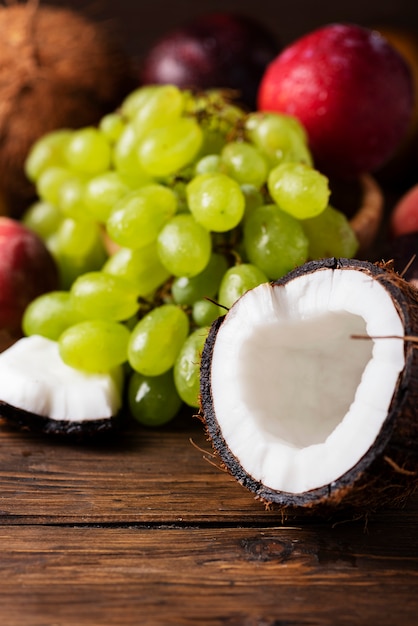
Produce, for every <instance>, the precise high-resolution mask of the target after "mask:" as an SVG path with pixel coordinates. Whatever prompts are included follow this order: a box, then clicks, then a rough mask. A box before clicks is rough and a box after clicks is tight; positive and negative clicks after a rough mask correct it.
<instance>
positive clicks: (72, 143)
mask: <svg viewBox="0 0 418 626" xmlns="http://www.w3.org/2000/svg"><path fill="white" fill-rule="evenodd" d="M65 158H66V161H67V163H68V165H69V167H70V168H71V169H73V170H74V171H76V172H81V173H84V174H89V175H92V176H94V175H95V174H100V172H104V171H106V170H107V169H109V167H110V159H111V150H110V145H109V142H108V140H107V138H106V137H105V136H104V134H103V133H102V132H100V130H98V129H97V128H94V127H92V126H86V127H85V128H80V129H79V130H75V131H74V132H73V134H72V136H71V138H70V140H69V141H68V144H67V146H66V149H65Z"/></svg>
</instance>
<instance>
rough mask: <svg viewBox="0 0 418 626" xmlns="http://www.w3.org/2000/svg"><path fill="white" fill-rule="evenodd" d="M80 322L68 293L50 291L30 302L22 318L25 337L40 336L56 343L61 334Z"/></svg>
mask: <svg viewBox="0 0 418 626" xmlns="http://www.w3.org/2000/svg"><path fill="white" fill-rule="evenodd" d="M79 321H80V315H79V314H78V313H77V312H76V311H75V310H74V308H73V306H72V302H71V297H70V293H69V292H68V291H50V292H49V293H45V294H42V295H40V296H38V297H37V298H35V299H34V300H32V302H30V303H29V304H28V306H27V307H26V309H25V311H24V314H23V318H22V329H23V332H24V334H25V335H27V336H29V335H42V336H43V337H47V338H48V339H52V340H53V341H58V339H59V337H60V336H61V334H62V333H63V332H64V330H66V329H67V328H69V327H70V326H73V325H74V324H76V323H77V322H79Z"/></svg>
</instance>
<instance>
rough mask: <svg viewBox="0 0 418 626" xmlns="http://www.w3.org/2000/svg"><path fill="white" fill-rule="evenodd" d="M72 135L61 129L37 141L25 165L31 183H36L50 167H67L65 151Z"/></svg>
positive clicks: (68, 131)
mask: <svg viewBox="0 0 418 626" xmlns="http://www.w3.org/2000/svg"><path fill="white" fill-rule="evenodd" d="M71 135H72V131H71V130H66V129H60V130H55V131H52V132H50V133H47V134H46V135H43V137H40V138H39V139H38V140H37V141H35V143H34V144H33V145H32V147H31V149H30V150H29V153H28V156H27V157H26V160H25V163H24V172H25V174H26V176H27V178H28V179H29V180H30V181H32V182H36V181H37V180H38V178H39V176H40V175H41V174H42V172H44V171H45V170H46V169H49V168H50V167H56V166H64V167H65V157H64V150H65V146H66V144H67V142H68V140H69V138H70V137H71Z"/></svg>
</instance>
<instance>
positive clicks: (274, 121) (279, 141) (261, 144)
mask: <svg viewBox="0 0 418 626" xmlns="http://www.w3.org/2000/svg"><path fill="white" fill-rule="evenodd" d="M245 127H246V130H247V134H248V137H249V139H250V141H251V142H252V143H254V145H255V146H257V148H258V149H259V150H261V151H262V153H263V154H265V156H266V157H267V158H268V160H269V161H270V163H271V165H272V166H274V165H277V164H279V163H282V162H301V163H306V164H307V165H310V166H312V155H311V153H310V150H309V148H308V139H307V134H306V131H305V129H304V128H303V126H302V124H301V123H300V122H299V120H298V119H297V118H295V117H292V116H290V115H285V114H283V113H267V112H259V111H258V112H254V113H250V114H249V115H248V116H247V120H246V123H245Z"/></svg>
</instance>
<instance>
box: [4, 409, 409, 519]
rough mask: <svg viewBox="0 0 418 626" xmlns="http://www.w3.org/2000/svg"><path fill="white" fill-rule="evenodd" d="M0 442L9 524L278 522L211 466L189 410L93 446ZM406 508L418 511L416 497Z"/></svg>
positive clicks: (8, 435)
mask: <svg viewBox="0 0 418 626" xmlns="http://www.w3.org/2000/svg"><path fill="white" fill-rule="evenodd" d="M191 441H193V443H191ZM196 446H198V447H196ZM0 447H1V450H2V452H1V455H0V518H3V519H4V520H8V521H9V522H12V521H13V523H31V522H40V521H42V520H46V521H47V522H61V523H73V522H74V523H78V522H83V523H107V522H118V523H131V522H134V523H136V522H139V523H159V522H163V523H182V522H183V523H195V522H198V523H205V522H227V523H234V522H238V523H246V524H249V523H259V524H265V523H267V522H269V521H270V522H273V523H274V522H277V521H281V520H278V519H277V513H274V512H271V511H266V510H265V508H264V506H263V504H262V503H260V502H257V501H255V500H254V498H253V496H252V494H251V493H249V492H248V491H247V490H246V489H244V488H243V487H241V486H240V485H239V484H238V483H237V482H236V481H235V480H234V479H233V478H231V477H230V476H229V475H228V474H226V473H225V472H223V471H221V470H220V469H219V468H218V467H216V466H215V465H214V464H213V462H212V461H213V460H212V459H211V457H210V456H209V454H210V446H209V444H208V443H207V441H206V440H205V435H204V433H203V428H202V427H201V425H200V423H198V422H197V420H193V419H192V418H191V417H190V416H189V417H188V418H185V419H183V420H179V421H178V422H176V423H174V424H173V425H171V426H170V427H167V428H164V429H160V430H158V429H156V430H153V429H142V428H135V427H132V428H130V429H129V430H128V431H127V432H126V433H124V434H122V435H121V437H120V439H118V440H117V441H114V442H111V443H108V444H106V445H96V446H93V445H89V446H87V445H76V444H72V445H70V444H68V445H66V444H63V443H58V442H57V441H54V440H53V439H48V438H46V437H41V436H35V435H31V434H30V433H20V432H15V431H13V430H10V429H7V428H6V427H3V428H2V429H0ZM203 450H207V451H208V453H207V454H205V453H204V452H203ZM408 511H412V513H413V514H414V513H415V512H416V511H417V512H418V501H417V500H412V501H411V503H409V505H408V508H407V510H406V513H404V514H407V512H408ZM395 515H396V513H395Z"/></svg>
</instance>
